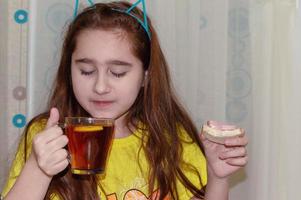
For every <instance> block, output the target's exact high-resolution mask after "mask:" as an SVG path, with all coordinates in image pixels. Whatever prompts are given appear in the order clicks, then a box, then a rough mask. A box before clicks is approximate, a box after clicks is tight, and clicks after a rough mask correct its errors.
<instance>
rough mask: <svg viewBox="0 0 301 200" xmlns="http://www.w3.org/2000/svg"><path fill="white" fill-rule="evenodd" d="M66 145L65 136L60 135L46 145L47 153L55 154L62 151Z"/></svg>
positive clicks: (66, 139) (66, 138)
mask: <svg viewBox="0 0 301 200" xmlns="http://www.w3.org/2000/svg"><path fill="white" fill-rule="evenodd" d="M67 144H68V137H67V136H66V135H61V136H59V137H57V138H55V139H53V140H51V141H50V142H49V143H48V144H47V148H46V149H47V151H48V152H49V153H53V152H56V151H58V150H60V149H63V148H64V147H65V146H66V145H67Z"/></svg>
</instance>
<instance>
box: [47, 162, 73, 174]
mask: <svg viewBox="0 0 301 200" xmlns="http://www.w3.org/2000/svg"><path fill="white" fill-rule="evenodd" d="M68 165H69V162H68V160H67V159H64V160H63V161H61V162H59V163H57V164H55V165H54V166H52V168H51V169H48V170H46V171H45V173H46V174H48V175H49V176H54V175H56V174H58V173H60V172H61V171H63V170H64V169H66V167H67V166H68Z"/></svg>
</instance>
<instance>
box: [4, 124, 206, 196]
mask: <svg viewBox="0 0 301 200" xmlns="http://www.w3.org/2000/svg"><path fill="white" fill-rule="evenodd" d="M44 127H45V121H40V122H35V123H34V124H32V126H31V127H30V129H29V132H28V137H27V144H28V151H27V157H28V156H29V155H30V152H31V144H32V139H33V137H34V135H36V134H37V133H38V132H40V131H42V130H43V129H44ZM180 133H181V134H182V135H183V136H184V137H183V138H185V140H186V139H188V136H187V135H186V134H185V132H184V131H183V130H181V129H180ZM140 134H142V133H141V132H138V131H136V133H135V134H132V135H130V136H128V137H125V138H119V139H117V138H116V139H114V141H113V144H112V148H111V152H110V156H109V159H108V163H107V167H106V172H105V176H103V175H102V176H101V178H100V183H99V185H101V186H102V190H101V189H100V187H99V188H98V191H99V194H100V196H101V199H108V200H133V199H145V200H147V199H148V197H149V196H150V195H151V194H149V193H148V184H147V180H148V178H147V175H148V173H147V172H148V164H147V161H146V158H145V155H144V153H143V151H140V154H139V156H138V151H139V147H140V144H141V140H140V139H139V137H137V135H138V136H139V135H140ZM138 159H139V162H140V166H141V167H140V166H139V165H138V163H137V160H138ZM183 159H184V161H186V162H188V163H190V164H192V166H194V167H196V168H197V169H198V171H199V173H200V175H201V179H202V184H203V185H206V183H207V171H206V160H205V157H204V155H203V154H202V152H201V150H200V149H199V147H198V146H197V145H196V144H195V143H183ZM23 166H24V137H23V138H22V141H21V142H20V145H19V147H18V150H17V153H16V157H15V160H14V161H13V163H12V166H11V169H10V173H9V177H8V180H7V183H6V186H5V187H4V190H3V191H2V195H3V196H5V195H6V194H7V193H8V191H9V190H10V189H11V187H12V186H13V184H14V183H15V181H16V179H17V178H18V176H19V174H20V172H21V170H22V168H23ZM183 170H184V173H185V174H186V175H187V177H188V178H189V179H190V180H191V181H192V182H193V183H194V184H195V185H197V186H198V187H201V186H200V183H199V179H198V177H197V175H195V174H194V173H193V172H191V171H190V170H188V167H186V168H184V167H183ZM177 189H178V192H179V200H188V199H190V198H191V197H192V196H193V195H192V194H191V193H190V192H189V191H188V190H187V189H186V188H185V187H184V186H183V185H182V184H181V183H180V181H178V182H177ZM103 190H104V191H105V194H104V193H103V192H102V191H103ZM156 192H158V190H156V191H154V192H153V194H154V193H156ZM53 199H54V200H56V199H59V198H58V197H57V196H55V195H54V197H53Z"/></svg>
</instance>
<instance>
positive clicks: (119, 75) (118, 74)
mask: <svg viewBox="0 0 301 200" xmlns="http://www.w3.org/2000/svg"><path fill="white" fill-rule="evenodd" d="M111 74H112V75H113V76H115V77H117V78H121V77H123V76H125V74H126V72H122V73H116V72H112V71H111Z"/></svg>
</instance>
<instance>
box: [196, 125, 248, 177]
mask: <svg viewBox="0 0 301 200" xmlns="http://www.w3.org/2000/svg"><path fill="white" fill-rule="evenodd" d="M241 131H242V132H243V134H242V135H241V136H238V137H235V138H228V139H226V140H225V144H218V143H215V142H212V141H210V140H208V139H206V138H205V136H204V135H203V133H201V135H200V138H201V141H202V143H203V146H204V150H205V154H206V158H207V162H208V163H207V166H208V172H211V173H212V174H211V175H213V176H215V177H216V178H227V177H228V176H230V175H231V174H233V173H234V172H236V171H238V170H239V169H240V168H242V167H244V166H245V165H246V164H247V161H248V156H247V150H246V145H247V144H248V139H247V137H246V135H245V132H244V130H242V129H241Z"/></svg>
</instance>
